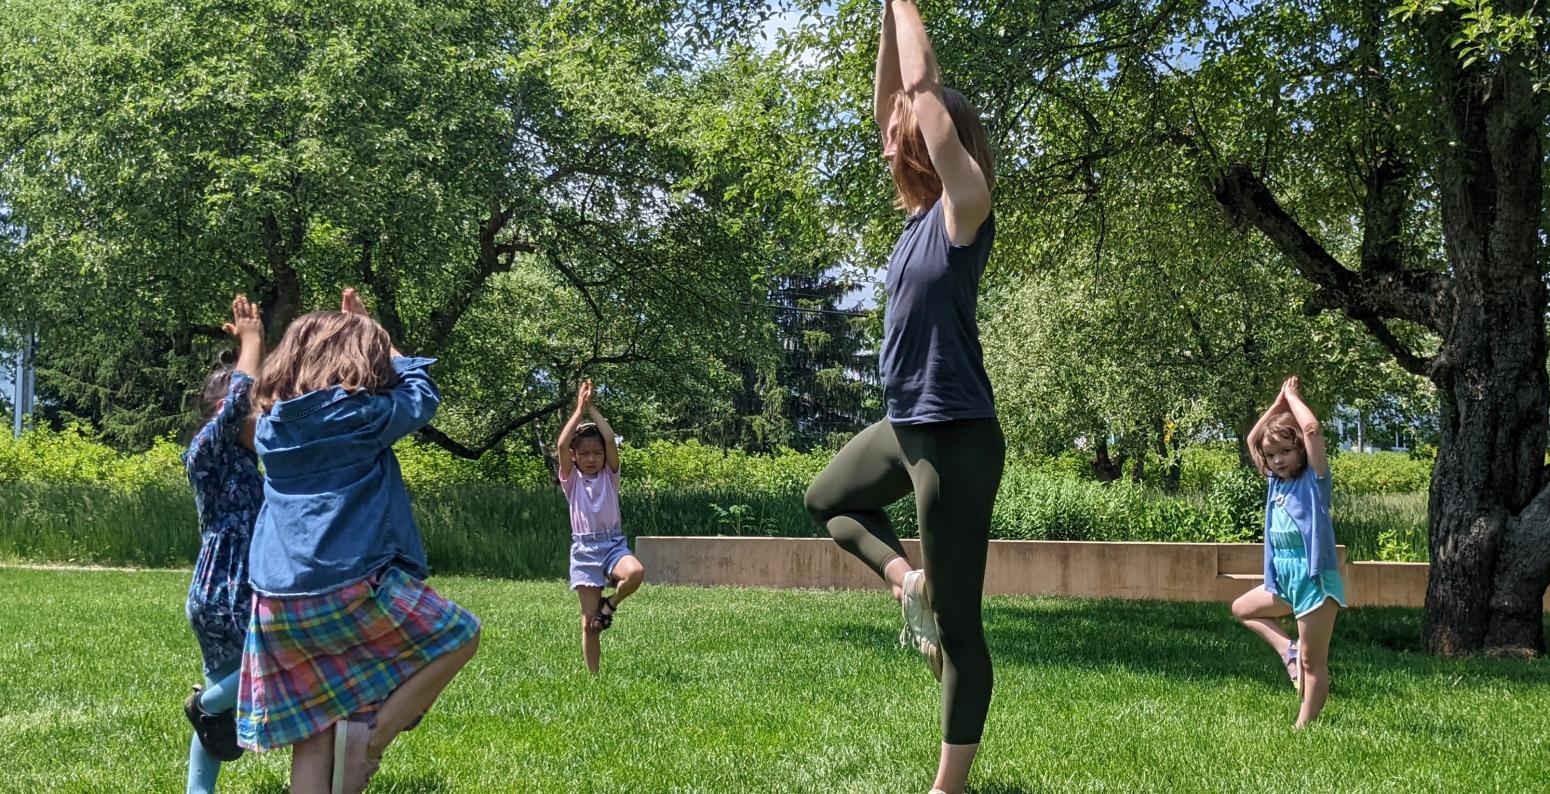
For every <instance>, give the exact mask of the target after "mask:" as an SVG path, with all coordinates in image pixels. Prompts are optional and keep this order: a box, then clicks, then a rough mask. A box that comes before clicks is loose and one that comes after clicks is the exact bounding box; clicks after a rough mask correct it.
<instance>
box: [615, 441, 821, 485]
mask: <svg viewBox="0 0 1550 794" xmlns="http://www.w3.org/2000/svg"><path fill="white" fill-rule="evenodd" d="M832 456H833V453H832V452H812V453H807V454H803V453H800V452H795V451H793V450H790V449H782V450H780V451H778V452H776V453H775V454H772V455H754V454H750V453H747V452H743V451H741V450H729V449H720V448H717V447H712V446H708V445H705V444H701V443H699V442H697V441H687V442H684V443H680V444H671V443H667V442H664V441H654V442H652V443H650V444H647V445H645V446H643V447H635V446H626V447H621V448H620V450H619V471H620V474H621V476H622V477H623V478H624V481H625V482H626V483H627V487H630V488H638V489H641V490H646V491H670V490H679V489H705V488H724V489H728V490H732V491H748V492H756V493H775V494H793V493H794V494H801V493H802V492H803V491H805V490H806V489H807V486H808V484H809V483H811V482H812V481H813V478H814V477H817V476H818V473H819V472H820V471H823V467H824V466H825V465H827V464H828V462H829V458H830V457H832Z"/></svg>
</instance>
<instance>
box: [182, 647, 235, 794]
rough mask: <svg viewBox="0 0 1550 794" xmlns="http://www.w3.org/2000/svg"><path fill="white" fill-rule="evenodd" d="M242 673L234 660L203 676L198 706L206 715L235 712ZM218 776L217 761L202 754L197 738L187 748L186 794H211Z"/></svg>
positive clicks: (202, 747)
mask: <svg viewBox="0 0 1550 794" xmlns="http://www.w3.org/2000/svg"><path fill="white" fill-rule="evenodd" d="M241 672H242V660H241V659H237V660H233V661H232V662H230V663H229V664H226V665H224V666H223V667H221V668H220V669H218V670H216V671H215V672H212V673H210V674H209V675H207V676H205V691H204V692H203V693H201V694H200V695H199V706H200V708H203V709H204V710H205V713H206V714H219V713H221V712H223V711H230V710H232V709H233V708H236V706H237V677H238V675H239V674H240V673H241ZM220 774H221V762H220V759H217V758H216V757H215V756H213V755H210V753H208V752H206V751H205V748H204V745H202V744H200V743H199V736H198V735H197V734H196V735H195V736H194V737H193V738H192V739H191V740H190V741H189V744H188V794H213V793H214V791H215V778H216V777H217V776H219V775H220Z"/></svg>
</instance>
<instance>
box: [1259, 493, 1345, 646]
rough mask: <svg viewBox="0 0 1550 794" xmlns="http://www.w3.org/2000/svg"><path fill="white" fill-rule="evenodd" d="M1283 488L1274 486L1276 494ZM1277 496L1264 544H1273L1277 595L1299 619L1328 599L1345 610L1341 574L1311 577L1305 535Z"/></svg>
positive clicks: (1273, 499)
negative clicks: (1303, 536) (1333, 600)
mask: <svg viewBox="0 0 1550 794" xmlns="http://www.w3.org/2000/svg"><path fill="white" fill-rule="evenodd" d="M1283 487H1284V484H1282V483H1275V484H1272V485H1271V488H1272V489H1276V490H1281V489H1282V488H1283ZM1275 496H1276V494H1275V493H1274V492H1272V500H1271V504H1272V506H1271V508H1270V529H1269V530H1268V531H1267V532H1266V536H1267V537H1266V538H1265V542H1267V543H1269V544H1270V550H1271V554H1272V557H1273V559H1272V564H1273V565H1274V566H1275V572H1276V589H1277V590H1279V591H1280V592H1278V593H1277V594H1276V595H1278V596H1279V597H1280V598H1281V600H1283V601H1285V602H1286V603H1288V604H1291V605H1292V614H1294V615H1296V616H1297V617H1299V618H1300V617H1303V616H1305V615H1307V614H1308V613H1309V612H1312V611H1313V610H1315V609H1318V608H1319V607H1320V606H1322V605H1323V604H1324V599H1326V598H1333V599H1335V602H1336V603H1338V604H1340V606H1342V607H1344V606H1345V605H1346V602H1345V582H1344V581H1342V580H1341V578H1340V571H1338V570H1332V571H1323V572H1321V573H1320V574H1319V575H1318V577H1317V578H1314V577H1310V576H1309V575H1308V564H1309V563H1308V550H1307V549H1306V548H1305V547H1304V545H1303V542H1302V531H1301V530H1299V529H1297V524H1296V522H1294V521H1293V520H1292V514H1291V513H1288V512H1287V511H1286V508H1285V507H1282V506H1281V503H1280V500H1278V499H1275V498H1274V497H1275Z"/></svg>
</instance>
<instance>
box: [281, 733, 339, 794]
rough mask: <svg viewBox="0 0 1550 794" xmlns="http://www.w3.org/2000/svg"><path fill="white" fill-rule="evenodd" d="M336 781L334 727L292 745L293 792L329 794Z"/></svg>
mask: <svg viewBox="0 0 1550 794" xmlns="http://www.w3.org/2000/svg"><path fill="white" fill-rule="evenodd" d="M333 782H334V729H333V728H332V727H330V728H329V729H328V730H325V731H323V732H321V733H319V734H317V735H316V736H311V737H308V738H306V739H303V740H301V741H299V742H297V743H296V744H294V745H291V794H329V792H330V791H331V790H332V788H333Z"/></svg>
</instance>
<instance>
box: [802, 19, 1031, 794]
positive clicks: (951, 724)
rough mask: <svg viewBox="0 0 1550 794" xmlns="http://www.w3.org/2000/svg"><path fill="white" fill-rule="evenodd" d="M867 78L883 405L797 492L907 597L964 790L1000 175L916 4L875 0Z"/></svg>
mask: <svg viewBox="0 0 1550 794" xmlns="http://www.w3.org/2000/svg"><path fill="white" fill-rule="evenodd" d="M873 88H874V102H875V106H874V107H875V113H876V119H877V124H878V128H879V130H880V131H881V132H882V147H883V157H884V159H886V160H887V161H888V164H889V167H890V170H891V171H892V174H893V183H894V189H895V192H896V195H897V198H898V206H899V208H900V209H901V210H903V211H904V212H905V213H906V218H905V220H904V229H903V231H902V233H901V234H900V235H899V240H898V242H897V243H896V244H895V245H894V249H893V253H892V255H891V256H890V257H889V258H888V275H887V283H886V288H887V293H888V302H887V307H886V310H885V314H884V322H883V328H884V330H883V344H882V355H881V368H882V380H883V389H884V398H885V402H886V404H887V411H888V413H887V418H885V419H884V420H883V421H881V422H878V423H877V424H875V425H872V426H871V427H869V428H867V429H865V430H863V431H861V432H860V433H858V434H857V435H856V437H855V438H853V439H851V440H850V442H849V443H848V444H846V445H845V447H844V448H843V449H842V450H840V452H839V454H838V455H836V456H835V458H834V460H833V461H831V462H830V463H829V465H828V467H827V468H825V469H824V470H823V473H821V474H820V475H818V478H817V479H816V480H815V481H814V482H813V484H812V486H811V487H810V488H808V491H807V499H806V502H807V508H808V510H809V511H810V512H811V513H812V514H813V517H814V519H816V520H817V521H818V522H819V523H820V524H822V525H823V526H824V527H825V528H827V529H828V531H829V533H830V535H832V536H833V537H834V539H835V540H836V541H837V542H838V543H839V544H840V545H841V546H842V547H844V549H845V550H846V551H849V552H850V553H851V554H854V555H856V556H857V557H859V558H860V559H861V560H862V561H863V562H865V563H866V564H867V565H868V566H869V567H871V568H872V570H873V571H875V572H876V573H877V574H878V575H879V576H881V577H882V578H883V579H884V580H885V581H886V582H887V583H888V585H889V587H890V588H891V589H892V591H893V595H894V597H895V598H896V599H898V600H899V601H900V602H901V604H902V609H903V613H904V629H903V631H902V632H901V635H900V640H901V642H903V643H904V644H906V645H909V646H911V647H913V648H914V649H916V650H917V651H919V652H920V653H922V654H923V655H924V656H925V658H926V661H927V663H928V664H929V666H930V668H931V671H932V673H933V674H935V675H936V676H937V677H938V678H939V679H940V680H941V682H942V733H943V742H942V754H941V759H940V762H939V763H938V766H937V773H936V781H935V784H934V788H933V791H941V792H946V793H947V794H959V792H962V791H963V790H964V786H965V785H966V783H967V780H968V776H969V769H970V767H971V766H972V765H973V763H974V755H975V752H976V751H977V750H978V748H979V741H980V734H981V732H982V731H983V729H984V725H985V714H986V712H987V711H988V709H989V707H990V690H991V664H990V651H989V649H988V648H987V646H986V643H985V629H984V625H983V622H982V620H981V616H980V601H981V599H982V597H983V593H984V582H985V555H986V550H987V549H988V546H989V538H990V515H991V507H992V506H993V505H994V503H995V498H996V489H997V487H998V486H999V485H1000V482H1001V471H1002V466H1003V463H1004V459H1005V456H1006V442H1005V440H1004V439H1003V437H1002V434H1001V426H1000V424H999V423H998V422H997V420H996V409H995V402H994V398H993V396H992V394H991V389H990V379H989V377H987V376H986V374H985V364H984V356H983V354H982V351H981V348H980V340H979V326H978V324H977V323H976V321H975V306H976V303H977V301H978V297H979V284H980V276H981V275H982V274H983V273H984V271H985V263H986V261H987V260H988V259H989V257H990V250H991V245H992V243H993V242H994V241H995V236H996V228H995V217H994V215H993V213H992V212H991V197H990V191H991V186H992V185H993V183H994V171H993V163H992V159H991V154H990V145H989V142H988V140H987V137H986V134H985V128H984V126H983V125H982V124H981V123H980V120H979V115H978V113H977V112H976V111H975V109H974V108H973V107H972V106H971V105H970V104H969V102H968V101H967V100H966V99H964V97H963V95H962V94H959V93H958V92H957V91H954V90H952V89H950V88H945V87H943V86H942V82H941V78H940V77H939V75H938V72H937V63H936V56H935V55H934V54H933V52H932V50H931V43H930V41H929V40H928V39H927V38H926V31H925V27H924V26H923V25H922V23H921V19H920V11H919V9H918V8H916V6H915V3H914V2H911V1H910V0H885V2H884V5H883V12H882V34H881V36H880V37H879V41H878V48H877V69H876V74H875V76H874V82H873ZM912 491H913V492H914V494H915V507H916V512H917V515H918V517H919V524H920V547H921V552H922V555H923V558H924V559H923V562H924V568H923V569H921V570H917V569H915V568H914V566H912V565H911V564H910V562H909V561H908V560H907V559H906V558H905V555H904V549H903V546H901V545H900V543H899V539H898V537H897V536H896V535H895V534H894V532H893V529H892V528H891V527H890V526H889V522H888V516H887V514H885V513H884V512H883V508H884V507H886V506H887V505H888V504H889V503H891V502H894V501H896V500H898V499H900V498H902V497H904V496H905V495H907V494H909V493H911V492H912Z"/></svg>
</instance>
